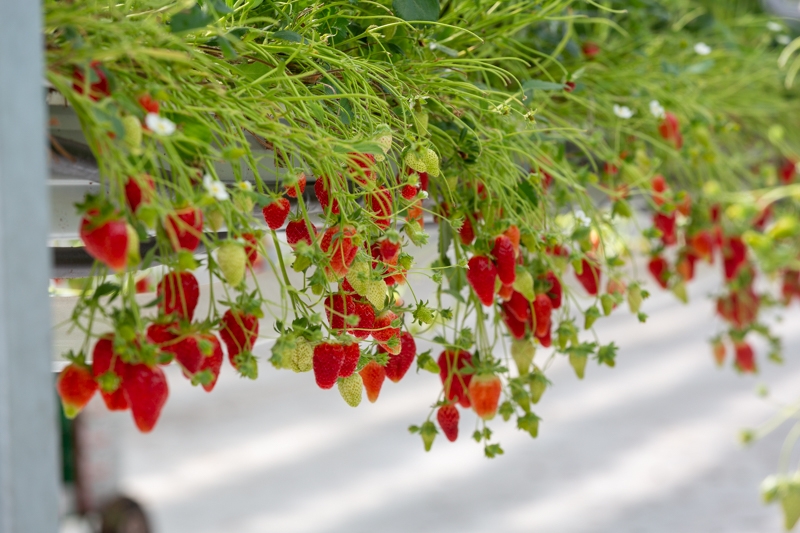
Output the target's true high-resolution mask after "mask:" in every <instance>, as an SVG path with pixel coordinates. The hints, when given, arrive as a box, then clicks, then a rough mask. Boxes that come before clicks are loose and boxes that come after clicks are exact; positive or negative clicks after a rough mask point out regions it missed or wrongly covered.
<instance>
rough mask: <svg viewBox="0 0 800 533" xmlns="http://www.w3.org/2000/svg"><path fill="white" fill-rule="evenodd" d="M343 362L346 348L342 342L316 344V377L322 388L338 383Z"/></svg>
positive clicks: (328, 387)
mask: <svg viewBox="0 0 800 533" xmlns="http://www.w3.org/2000/svg"><path fill="white" fill-rule="evenodd" d="M343 362H344V349H343V348H342V345H341V344H335V343H332V342H323V343H320V344H317V345H316V346H314V379H316V381H317V385H319V387H320V388H321V389H330V388H332V387H333V386H334V385H336V379H337V378H338V377H339V370H341V368H342V363H343Z"/></svg>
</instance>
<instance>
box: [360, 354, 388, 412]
mask: <svg viewBox="0 0 800 533" xmlns="http://www.w3.org/2000/svg"><path fill="white" fill-rule="evenodd" d="M358 374H359V375H360V376H361V380H362V381H363V383H364V389H365V390H366V391H367V399H368V400H369V401H370V403H375V401H376V400H377V399H378V395H379V394H380V393H381V387H382V386H383V380H385V379H386V369H385V368H384V367H382V366H381V365H379V364H378V363H376V362H375V361H370V362H369V363H367V364H366V365H365V366H364V368H362V369H361V372H359V373H358Z"/></svg>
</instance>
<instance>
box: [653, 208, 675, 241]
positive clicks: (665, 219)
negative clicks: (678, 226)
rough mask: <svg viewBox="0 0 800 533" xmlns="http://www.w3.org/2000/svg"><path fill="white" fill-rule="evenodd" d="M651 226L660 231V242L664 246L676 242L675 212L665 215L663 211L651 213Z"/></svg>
mask: <svg viewBox="0 0 800 533" xmlns="http://www.w3.org/2000/svg"><path fill="white" fill-rule="evenodd" d="M653 226H655V228H656V229H657V230H658V231H660V232H661V242H663V243H664V245H665V246H671V245H673V244H676V243H677V242H678V236H677V234H676V233H675V213H674V212H673V213H670V214H669V215H665V214H664V213H655V214H654V215H653Z"/></svg>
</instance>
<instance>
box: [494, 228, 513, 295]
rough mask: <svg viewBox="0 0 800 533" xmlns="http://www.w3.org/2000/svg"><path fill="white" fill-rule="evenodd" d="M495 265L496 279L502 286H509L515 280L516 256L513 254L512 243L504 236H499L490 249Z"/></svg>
mask: <svg viewBox="0 0 800 533" xmlns="http://www.w3.org/2000/svg"><path fill="white" fill-rule="evenodd" d="M492 256H493V257H494V262H495V265H497V277H498V278H500V281H501V282H502V283H503V285H511V284H513V283H514V280H515V279H517V272H516V255H515V254H514V243H512V242H511V239H509V238H508V237H506V236H505V235H500V236H498V237H497V238H496V239H495V240H494V248H493V249H492Z"/></svg>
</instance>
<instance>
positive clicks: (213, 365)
mask: <svg viewBox="0 0 800 533" xmlns="http://www.w3.org/2000/svg"><path fill="white" fill-rule="evenodd" d="M200 338H201V339H203V340H204V341H206V342H208V343H211V353H210V354H204V357H203V362H202V364H201V365H200V371H201V372H202V371H203V370H208V371H210V372H211V374H212V375H213V376H214V379H212V380H211V382H209V383H205V384H203V388H204V389H205V390H206V392H211V391H212V390H214V387H215V386H216V384H217V379H218V378H219V372H220V370H222V359H223V358H224V356H223V354H222V345H221V344H220V342H219V339H218V338H217V336H216V335H214V334H213V333H203V334H201V335H200Z"/></svg>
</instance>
